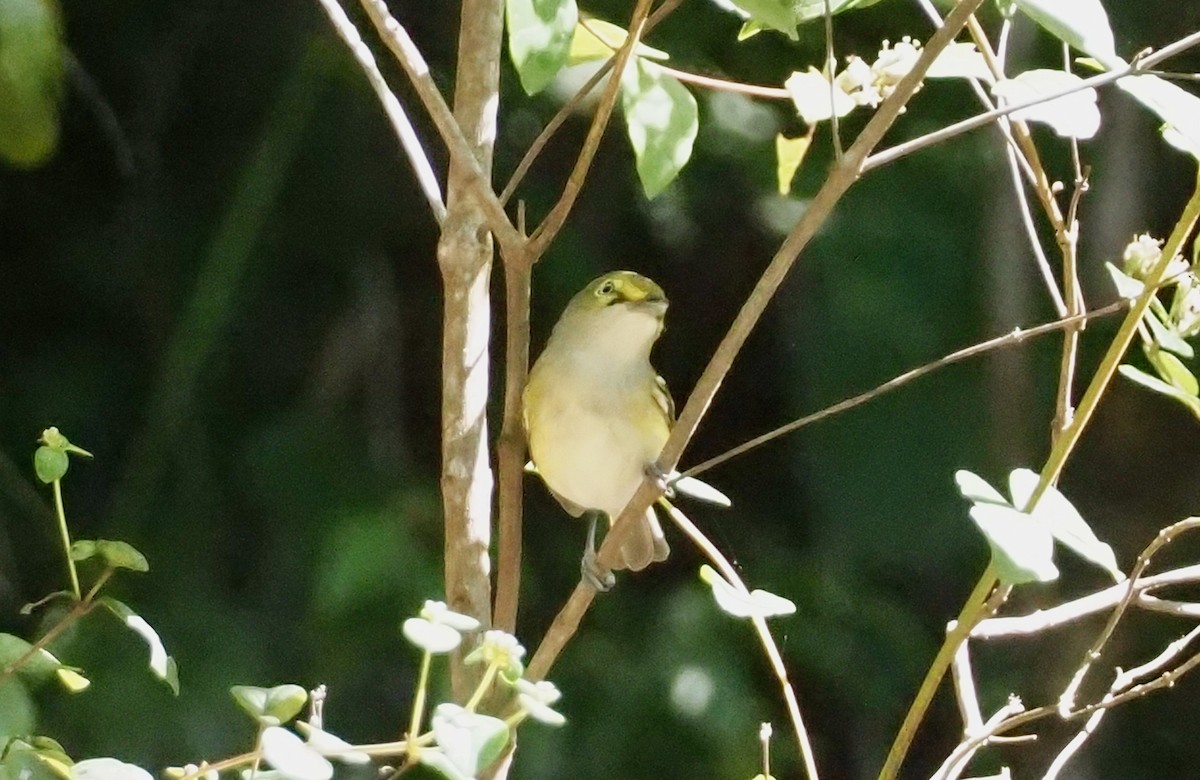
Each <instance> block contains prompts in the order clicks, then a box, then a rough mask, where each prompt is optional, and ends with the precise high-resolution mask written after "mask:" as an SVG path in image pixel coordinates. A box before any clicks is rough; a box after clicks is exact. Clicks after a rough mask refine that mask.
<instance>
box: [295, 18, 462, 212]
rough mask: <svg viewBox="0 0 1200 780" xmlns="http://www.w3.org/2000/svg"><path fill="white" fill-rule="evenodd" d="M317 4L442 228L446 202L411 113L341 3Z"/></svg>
mask: <svg viewBox="0 0 1200 780" xmlns="http://www.w3.org/2000/svg"><path fill="white" fill-rule="evenodd" d="M317 2H318V3H320V4H321V7H322V8H324V9H325V13H326V14H327V15H328V16H329V21H330V23H331V24H333V29H335V30H336V31H337V34H338V35H339V36H341V39H342V41H343V42H345V44H346V46H347V47H349V49H350V51H351V53H352V54H354V58H355V59H356V60H358V64H359V66H360V67H361V68H362V70H363V73H365V74H366V76H367V81H368V82H370V84H371V89H373V90H375V95H376V97H378V98H379V102H380V103H381V104H383V111H384V113H385V114H387V118H388V121H389V122H391V125H392V131H393V132H395V134H396V137H397V138H398V139H400V146H401V148H402V149H404V155H405V157H407V158H408V162H409V164H410V165H412V167H413V173H414V174H416V176H417V184H418V185H419V186H420V188H421V194H423V195H424V196H425V201H426V202H427V203H428V204H429V210H430V211H432V212H433V218H434V219H435V220H437V223H438V224H439V225H440V224H442V223H443V222H444V221H445V220H446V202H445V199H444V198H443V197H442V188H441V186H440V185H439V184H438V180H437V175H436V174H434V172H433V165H432V164H431V163H430V162H429V155H427V154H426V153H425V147H424V146H422V144H421V139H420V138H418V137H417V131H416V130H415V129H413V126H412V122H410V121H409V119H408V114H407V113H405V111H404V106H403V105H401V103H400V101H399V100H398V99H397V98H396V94H395V93H394V92H392V89H391V87H389V86H388V83H387V80H386V79H384V77H383V73H381V72H380V70H379V66H378V65H377V64H376V63H375V55H374V54H372V53H371V49H370V47H368V46H367V44H366V43H365V42H364V41H363V39H362V36H361V35H359V32H358V28H356V27H355V26H354V22H352V21H350V17H349V16H347V15H346V12H345V10H343V9H342V6H341V5H339V4H338V0H317Z"/></svg>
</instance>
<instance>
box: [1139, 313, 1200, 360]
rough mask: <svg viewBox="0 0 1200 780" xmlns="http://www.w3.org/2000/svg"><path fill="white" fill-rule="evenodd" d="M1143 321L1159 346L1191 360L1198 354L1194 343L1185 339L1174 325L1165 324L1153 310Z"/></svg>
mask: <svg viewBox="0 0 1200 780" xmlns="http://www.w3.org/2000/svg"><path fill="white" fill-rule="evenodd" d="M1142 321H1143V322H1145V323H1146V324H1147V325H1148V326H1149V327H1150V332H1151V334H1152V335H1153V336H1154V343H1155V344H1157V345H1158V346H1160V347H1162V348H1163V349H1165V350H1169V351H1171V352H1174V353H1175V354H1176V355H1179V356H1181V357H1185V358H1188V359H1189V360H1190V359H1191V358H1193V357H1195V356H1196V353H1195V351H1193V350H1192V345H1191V344H1189V343H1187V342H1186V341H1184V340H1183V336H1180V335H1179V334H1178V333H1177V332H1176V331H1175V329H1174V328H1173V327H1171V326H1169V325H1164V324H1163V323H1162V322H1161V321H1160V320H1159V319H1158V317H1156V316H1155V315H1154V313H1153V312H1148V313H1147V314H1146V316H1145V317H1144V318H1143V319H1142Z"/></svg>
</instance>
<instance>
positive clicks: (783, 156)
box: [775, 133, 812, 195]
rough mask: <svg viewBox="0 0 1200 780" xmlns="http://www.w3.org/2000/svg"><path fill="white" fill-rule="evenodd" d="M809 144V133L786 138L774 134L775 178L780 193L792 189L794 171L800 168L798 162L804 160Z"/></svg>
mask: <svg viewBox="0 0 1200 780" xmlns="http://www.w3.org/2000/svg"><path fill="white" fill-rule="evenodd" d="M811 145H812V136H811V135H802V136H799V137H797V138H788V137H787V136H785V135H784V134H783V133H780V134H778V135H777V136H775V180H776V185H777V187H778V188H779V194H780V195H787V194H788V193H789V192H791V191H792V180H793V179H795V178H796V171H798V170H799V169H800V163H802V162H804V156H805V155H806V154H808V147H809V146H811Z"/></svg>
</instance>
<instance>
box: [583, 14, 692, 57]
mask: <svg viewBox="0 0 1200 780" xmlns="http://www.w3.org/2000/svg"><path fill="white" fill-rule="evenodd" d="M628 37H629V33H628V32H626V31H625V28H623V27H618V26H617V25H615V24H613V23H612V22H606V21H604V20H603V19H588V20H587V24H586V26H585V24H584V23H583V22H582V21H581V22H579V23H578V24H576V25H575V37H573V38H572V39H571V53H570V54H569V55H568V56H567V64H568V65H579V64H580V63H584V62H595V61H596V60H607V59H608V58H609V57H611V56H613V53H614V52H615V51H616V50H617V49H619V48H621V46H622V45H623V44H624V43H625V39H626V38H628ZM633 54H634V56H635V57H649V58H650V59H652V60H665V59H668V58H669V57H668V55H667V53H666V52H665V51H663V50H662V49H655V48H654V47H652V46H647V45H646V44H644V43H638V45H637V47H636V48H635V49H634V50H633Z"/></svg>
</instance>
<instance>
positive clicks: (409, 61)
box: [361, 0, 525, 253]
mask: <svg viewBox="0 0 1200 780" xmlns="http://www.w3.org/2000/svg"><path fill="white" fill-rule="evenodd" d="M361 2H362V6H363V9H364V10H365V11H366V12H367V16H369V17H370V18H371V22H372V24H374V25H375V29H376V30H377V31H378V32H379V35H380V37H381V38H382V39H383V42H384V44H385V45H386V46H387V47H388V50H389V51H391V52H392V54H393V55H394V56H395V57H396V61H397V62H399V63H400V66H401V67H402V68H404V72H405V73H407V74H408V78H409V80H410V81H411V82H412V85H413V88H414V89H415V90H416V92H417V96H418V97H420V99H421V103H422V105H424V106H425V110H426V111H428V112H429V116H430V118H431V119H432V120H433V124H434V126H435V127H437V130H438V134H439V135H441V137H442V142H443V143H445V144H446V148H447V149H448V150H449V152H450V159H451V160H452V161H453V162H454V163H455V164H458V165H461V166H462V172H463V177H464V178H463V181H464V183H465V185H466V186H467V188H468V189H469V190H470V192H471V194H472V195H474V196H475V198H477V199H478V200H479V205H480V207H481V208H482V209H483V213H484V214H485V216H486V217H487V220H488V229H489V230H491V231H492V233H493V234H494V235H495V236H496V240H497V241H498V242H499V243H500V250H501V251H502V252H505V253H507V252H515V251H518V250H519V248H520V247H521V246H522V245H523V244H524V243H525V238H524V237H523V236H522V235H521V234H520V233H519V232H518V231H517V229H516V227H514V226H513V224H512V222H511V221H510V220H509V218H508V215H507V214H505V213H504V207H503V206H501V205H500V201H499V199H497V198H496V193H495V192H494V191H493V190H492V186H491V184H490V180H489V177H487V176H485V175H484V172H483V168H482V167H481V166H480V165H479V161H478V160H476V159H475V155H474V154H473V153H472V152H471V149H472V144H471V143H469V142H468V141H467V138H466V136H464V135H463V131H462V128H461V127H460V126H459V124H458V122H457V121H456V120H455V118H454V114H453V113H452V112H451V111H450V107H449V106H448V105H446V100H445V98H443V97H442V93H441V92H440V91H439V90H438V88H437V84H435V83H434V81H433V76H431V75H430V73H429V64H428V63H426V62H425V58H424V57H423V56H422V55H421V51H420V49H418V48H417V45H416V44H415V43H414V42H413V39H412V38H411V37H410V36H409V34H408V31H407V30H405V29H404V26H403V25H401V24H400V22H398V21H396V18H395V17H393V16H392V13H391V11H389V10H388V7H387V3H385V2H384V0H361Z"/></svg>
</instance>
